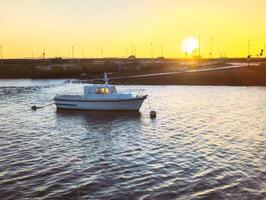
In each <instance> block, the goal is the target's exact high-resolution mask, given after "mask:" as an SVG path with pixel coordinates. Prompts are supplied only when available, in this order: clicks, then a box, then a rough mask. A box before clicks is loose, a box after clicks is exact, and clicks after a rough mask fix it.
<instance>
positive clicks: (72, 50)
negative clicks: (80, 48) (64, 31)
mask: <svg viewBox="0 0 266 200" xmlns="http://www.w3.org/2000/svg"><path fill="white" fill-rule="evenodd" d="M71 55H72V59H73V58H74V47H73V46H72V48H71Z"/></svg>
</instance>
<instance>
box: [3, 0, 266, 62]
mask: <svg viewBox="0 0 266 200" xmlns="http://www.w3.org/2000/svg"><path fill="white" fill-rule="evenodd" d="M199 36H200V38H201V52H202V56H203V57H208V56H209V52H210V49H211V42H210V41H211V39H210V38H211V37H212V38H213V43H212V44H213V45H212V46H213V55H214V57H219V56H220V55H226V56H229V57H244V56H246V55H247V52H248V40H251V52H252V54H253V55H256V54H257V53H258V52H259V51H260V49H262V48H264V46H265V45H266V1H265V0H223V1H221V0H219V1H218V0H186V1H185V0H46V1H44V0H0V45H2V46H3V56H4V58H23V57H32V55H33V56H34V57H39V56H40V55H41V52H42V50H43V49H46V54H47V56H48V57H55V56H62V57H70V56H71V47H72V46H74V56H75V57H82V56H83V54H82V51H83V52H84V56H85V57H100V56H101V51H100V49H103V55H104V56H105V57H125V56H126V48H127V49H128V54H130V53H131V45H132V44H133V46H134V47H136V55H137V57H150V56H151V50H150V49H151V45H150V44H151V42H152V44H153V55H154V57H155V56H160V54H161V48H160V45H162V46H163V54H164V56H165V57H177V56H179V57H184V56H185V53H184V52H183V48H182V45H183V42H184V40H185V39H186V38H190V37H195V38H196V39H198V37H199Z"/></svg>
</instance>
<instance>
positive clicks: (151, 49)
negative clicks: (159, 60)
mask: <svg viewBox="0 0 266 200" xmlns="http://www.w3.org/2000/svg"><path fill="white" fill-rule="evenodd" d="M150 45H151V58H153V44H152V42H151V43H150Z"/></svg>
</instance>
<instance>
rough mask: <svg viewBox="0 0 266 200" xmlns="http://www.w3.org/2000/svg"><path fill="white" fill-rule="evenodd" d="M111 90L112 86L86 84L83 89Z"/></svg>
mask: <svg viewBox="0 0 266 200" xmlns="http://www.w3.org/2000/svg"><path fill="white" fill-rule="evenodd" d="M103 87H104V88H113V87H115V86H114V85H106V84H87V85H85V86H84V88H103Z"/></svg>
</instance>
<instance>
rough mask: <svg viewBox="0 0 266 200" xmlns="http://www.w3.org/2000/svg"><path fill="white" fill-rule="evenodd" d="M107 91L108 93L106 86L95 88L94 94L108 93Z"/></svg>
mask: <svg viewBox="0 0 266 200" xmlns="http://www.w3.org/2000/svg"><path fill="white" fill-rule="evenodd" d="M108 93H110V92H109V89H108V88H97V90H96V94H108Z"/></svg>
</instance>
